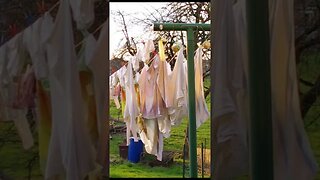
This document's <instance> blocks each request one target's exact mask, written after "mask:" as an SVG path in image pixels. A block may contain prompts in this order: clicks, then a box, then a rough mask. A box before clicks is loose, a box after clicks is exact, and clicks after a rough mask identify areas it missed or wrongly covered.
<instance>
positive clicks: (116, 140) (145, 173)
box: [110, 79, 210, 178]
mask: <svg viewBox="0 0 320 180" xmlns="http://www.w3.org/2000/svg"><path fill="white" fill-rule="evenodd" d="M205 83H206V84H208V83H210V81H209V80H208V79H206V82H205ZM206 101H207V104H208V109H209V111H210V96H208V97H207V98H206ZM118 114H119V110H118V109H116V108H115V105H114V103H113V102H110V115H111V116H112V117H113V118H117V117H118ZM187 124H188V119H184V120H183V122H182V124H181V125H179V126H176V127H172V129H171V134H170V137H169V138H165V139H164V150H165V151H173V152H177V153H180V154H182V153H183V144H184V137H185V130H186V128H187ZM125 138H126V137H125V135H124V134H117V135H113V136H112V140H110V162H111V164H110V177H112V178H119V177H124V178H135V177H149V178H157V177H164V178H169V177H171V178H182V177H183V164H182V161H183V160H182V158H176V159H174V163H173V165H171V166H170V167H150V166H148V165H146V164H143V163H137V164H133V163H130V162H128V161H127V160H122V159H121V158H120V156H119V149H118V148H119V147H118V146H119V144H121V143H122V142H123V140H124V139H125ZM201 143H203V144H205V145H206V148H210V119H208V120H207V121H206V122H205V123H203V124H202V125H201V126H200V127H199V128H198V129H197V144H198V147H199V148H200V147H201ZM186 165H187V166H189V164H188V163H187V162H186ZM198 176H200V177H201V173H200V172H199V173H198ZM185 177H189V171H188V169H187V170H186V173H185ZM205 177H209V176H208V175H205Z"/></svg>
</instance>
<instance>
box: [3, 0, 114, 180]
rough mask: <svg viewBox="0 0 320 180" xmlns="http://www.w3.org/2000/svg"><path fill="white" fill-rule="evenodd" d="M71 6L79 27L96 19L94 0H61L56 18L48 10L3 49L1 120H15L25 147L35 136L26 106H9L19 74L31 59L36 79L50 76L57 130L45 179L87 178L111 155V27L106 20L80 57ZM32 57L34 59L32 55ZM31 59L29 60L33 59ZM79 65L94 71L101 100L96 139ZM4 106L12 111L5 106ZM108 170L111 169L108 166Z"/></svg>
mask: <svg viewBox="0 0 320 180" xmlns="http://www.w3.org/2000/svg"><path fill="white" fill-rule="evenodd" d="M70 6H71V9H72V12H73V15H74V19H75V20H76V22H77V28H78V29H80V30H85V29H86V28H88V27H89V26H90V25H91V24H92V23H93V20H94V1H93V0H81V1H74V0H61V1H60V6H59V10H58V13H57V16H56V19H55V22H53V18H52V17H51V16H50V14H49V13H46V14H45V15H44V16H43V17H41V18H39V19H38V20H37V21H36V22H35V23H34V24H32V25H31V26H30V27H28V28H26V29H25V30H24V31H23V32H21V33H19V34H17V35H16V36H15V37H14V38H12V39H11V40H10V41H9V42H8V43H7V44H4V45H3V46H1V47H0V105H1V108H0V109H1V111H0V120H13V121H14V122H15V125H16V127H17V129H18V131H19V134H20V137H21V138H22V142H23V146H24V148H26V149H28V148H30V147H31V146H32V145H33V137H32V134H31V131H30V128H29V125H28V122H27V120H26V118H25V114H26V110H25V109H22V110H14V109H10V108H7V106H5V104H7V102H9V101H12V98H13V97H12V95H10V92H15V89H17V87H15V86H16V82H15V81H14V80H15V78H17V77H19V76H20V75H21V71H22V69H24V66H25V65H26V64H27V63H29V64H32V65H33V70H34V72H35V76H36V79H37V80H49V83H50V97H51V107H52V109H51V114H52V129H51V139H50V143H49V152H48V160H47V165H46V171H45V179H54V178H57V177H60V178H63V179H84V178H85V177H86V176H87V175H88V174H90V172H92V171H95V170H96V169H97V168H100V166H102V167H103V168H106V166H107V164H106V162H107V159H106V152H107V140H108V137H107V131H106V126H107V119H106V113H105V110H106V108H107V107H106V100H107V95H106V94H105V92H106V90H107V84H106V81H105V75H106V74H107V67H106V63H107V62H108V61H107V54H106V51H105V49H107V47H108V44H107V43H108V39H107V33H108V32H107V25H108V22H105V23H104V25H103V28H102V30H101V33H100V36H99V39H98V41H97V42H96V40H95V39H94V37H93V36H92V35H90V34H89V35H88V36H87V37H86V38H85V41H84V49H85V50H84V54H83V57H82V58H80V59H79V60H78V58H77V55H76V52H75V47H74V39H73V30H72V17H71V15H72V14H71V13H72V12H71V11H70ZM28 55H30V58H27V56H28ZM29 59H30V60H31V62H26V61H28V60H29ZM79 64H80V66H82V67H83V66H85V67H86V68H87V69H88V71H90V72H92V74H93V86H94V87H93V88H92V89H93V90H92V91H93V93H94V96H95V103H96V107H97V108H96V111H97V112H96V114H97V122H98V123H97V127H96V129H97V130H98V137H97V139H96V141H95V142H92V140H91V139H90V135H89V130H88V129H87V126H86V123H88V122H87V121H88V119H86V118H85V117H86V116H85V115H84V112H85V111H84V110H85V107H84V104H85V103H84V101H83V97H82V95H81V85H80V78H79ZM2 107H5V108H7V109H4V108H2ZM104 170H106V169H104Z"/></svg>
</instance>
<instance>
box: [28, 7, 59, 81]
mask: <svg viewBox="0 0 320 180" xmlns="http://www.w3.org/2000/svg"><path fill="white" fill-rule="evenodd" d="M52 29H53V18H52V17H51V15H50V14H49V13H48V12H47V13H45V14H44V16H43V17H40V18H39V19H38V20H37V21H36V22H35V23H33V24H32V25H31V26H30V27H28V28H27V29H25V31H24V32H23V44H24V46H25V48H26V50H27V52H28V53H29V54H30V57H31V61H32V64H33V69H34V72H35V75H36V78H37V79H38V80H42V79H45V78H47V77H48V66H47V62H46V54H45V48H46V45H47V44H46V43H47V41H48V38H49V35H50V33H51V31H52Z"/></svg>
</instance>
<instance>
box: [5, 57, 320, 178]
mask: <svg viewBox="0 0 320 180" xmlns="http://www.w3.org/2000/svg"><path fill="white" fill-rule="evenodd" d="M312 64H313V65H312ZM314 64H317V63H316V62H314V63H311V64H309V65H304V66H302V67H298V69H299V71H300V72H303V71H308V70H310V69H313V71H316V69H320V64H319V63H318V66H314ZM315 77H316V76H315V74H314V73H312V71H310V72H309V71H308V75H306V76H305V77H304V78H305V80H309V81H314V80H315ZM207 83H208V80H206V82H205V84H207ZM301 88H304V89H302V90H303V91H304V92H306V91H307V90H308V87H304V86H303V85H301ZM206 100H207V104H208V108H209V109H210V96H208V97H207V99H206ZM316 104H320V98H318V100H317V102H316ZM110 105H111V106H110V114H111V116H112V117H115V118H117V117H118V113H119V110H117V109H116V108H115V107H114V103H113V102H111V103H110ZM319 113H320V106H319V105H316V106H314V107H312V108H311V109H310V111H309V113H308V114H307V116H306V117H305V124H306V126H305V127H306V132H307V134H308V137H309V141H310V144H311V147H312V150H313V152H314V155H315V157H316V160H317V162H318V164H319V165H320V131H319V130H320V120H319ZM120 118H121V115H120ZM316 119H317V121H314V120H316ZM12 127H13V124H12V123H10V122H9V123H4V122H0V176H1V174H5V175H7V176H9V177H11V178H12V179H17V180H22V179H28V175H29V173H30V176H31V179H32V180H40V179H43V177H42V175H41V172H40V170H39V160H38V159H34V160H32V158H33V157H36V158H37V153H38V150H37V145H35V146H34V147H33V148H31V149H30V150H24V149H23V148H22V144H21V142H20V139H19V137H18V135H17V132H16V131H15V128H14V127H13V128H12ZM186 127H187V119H185V120H184V121H183V123H182V124H181V125H180V126H178V127H173V128H172V133H171V136H170V137H169V138H167V139H165V140H164V149H165V150H171V151H175V152H180V153H181V152H182V149H183V143H184V136H185V134H184V131H185V129H186ZM10 128H12V129H11V130H10ZM7 132H10V133H9V134H8V133H7ZM36 136H37V135H36V134H35V140H36V141H37V138H36ZM124 139H125V136H124V135H123V134H117V135H113V138H112V140H110V162H111V164H110V176H111V177H113V178H119V177H132V178H133V177H149V178H150V177H154V178H158V177H173V178H182V159H181V158H179V157H176V158H175V162H174V164H172V165H171V166H170V167H150V166H148V165H146V164H144V163H137V164H132V163H130V162H128V161H126V160H122V159H121V158H120V157H119V150H118V145H119V144H120V143H121V142H122V141H123V140H124ZM205 139H206V146H207V148H210V120H208V121H206V122H205V123H204V124H203V125H202V126H201V127H200V128H199V129H197V144H198V146H199V147H200V144H201V143H202V142H204V140H205ZM36 143H37V142H36ZM30 163H31V164H30ZM186 163H187V164H186V165H188V161H187V162H186ZM29 165H30V166H31V167H32V169H31V171H30V172H29V169H28V166H29ZM185 175H186V176H185V177H188V176H189V173H188V170H187V172H186V174H185ZM198 176H201V173H198ZM0 179H1V178H0ZM245 179H249V178H248V176H244V177H240V178H239V180H245ZM316 180H320V171H319V172H318V174H317V177H316Z"/></svg>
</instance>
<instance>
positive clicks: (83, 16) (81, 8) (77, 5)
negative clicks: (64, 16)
mask: <svg viewBox="0 0 320 180" xmlns="http://www.w3.org/2000/svg"><path fill="white" fill-rule="evenodd" d="M69 1H70V6H71V8H72V14H73V18H74V19H75V21H76V24H77V29H79V30H85V29H88V28H89V27H90V26H91V25H92V24H93V22H94V16H95V15H94V3H95V2H96V1H97V0H69Z"/></svg>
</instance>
